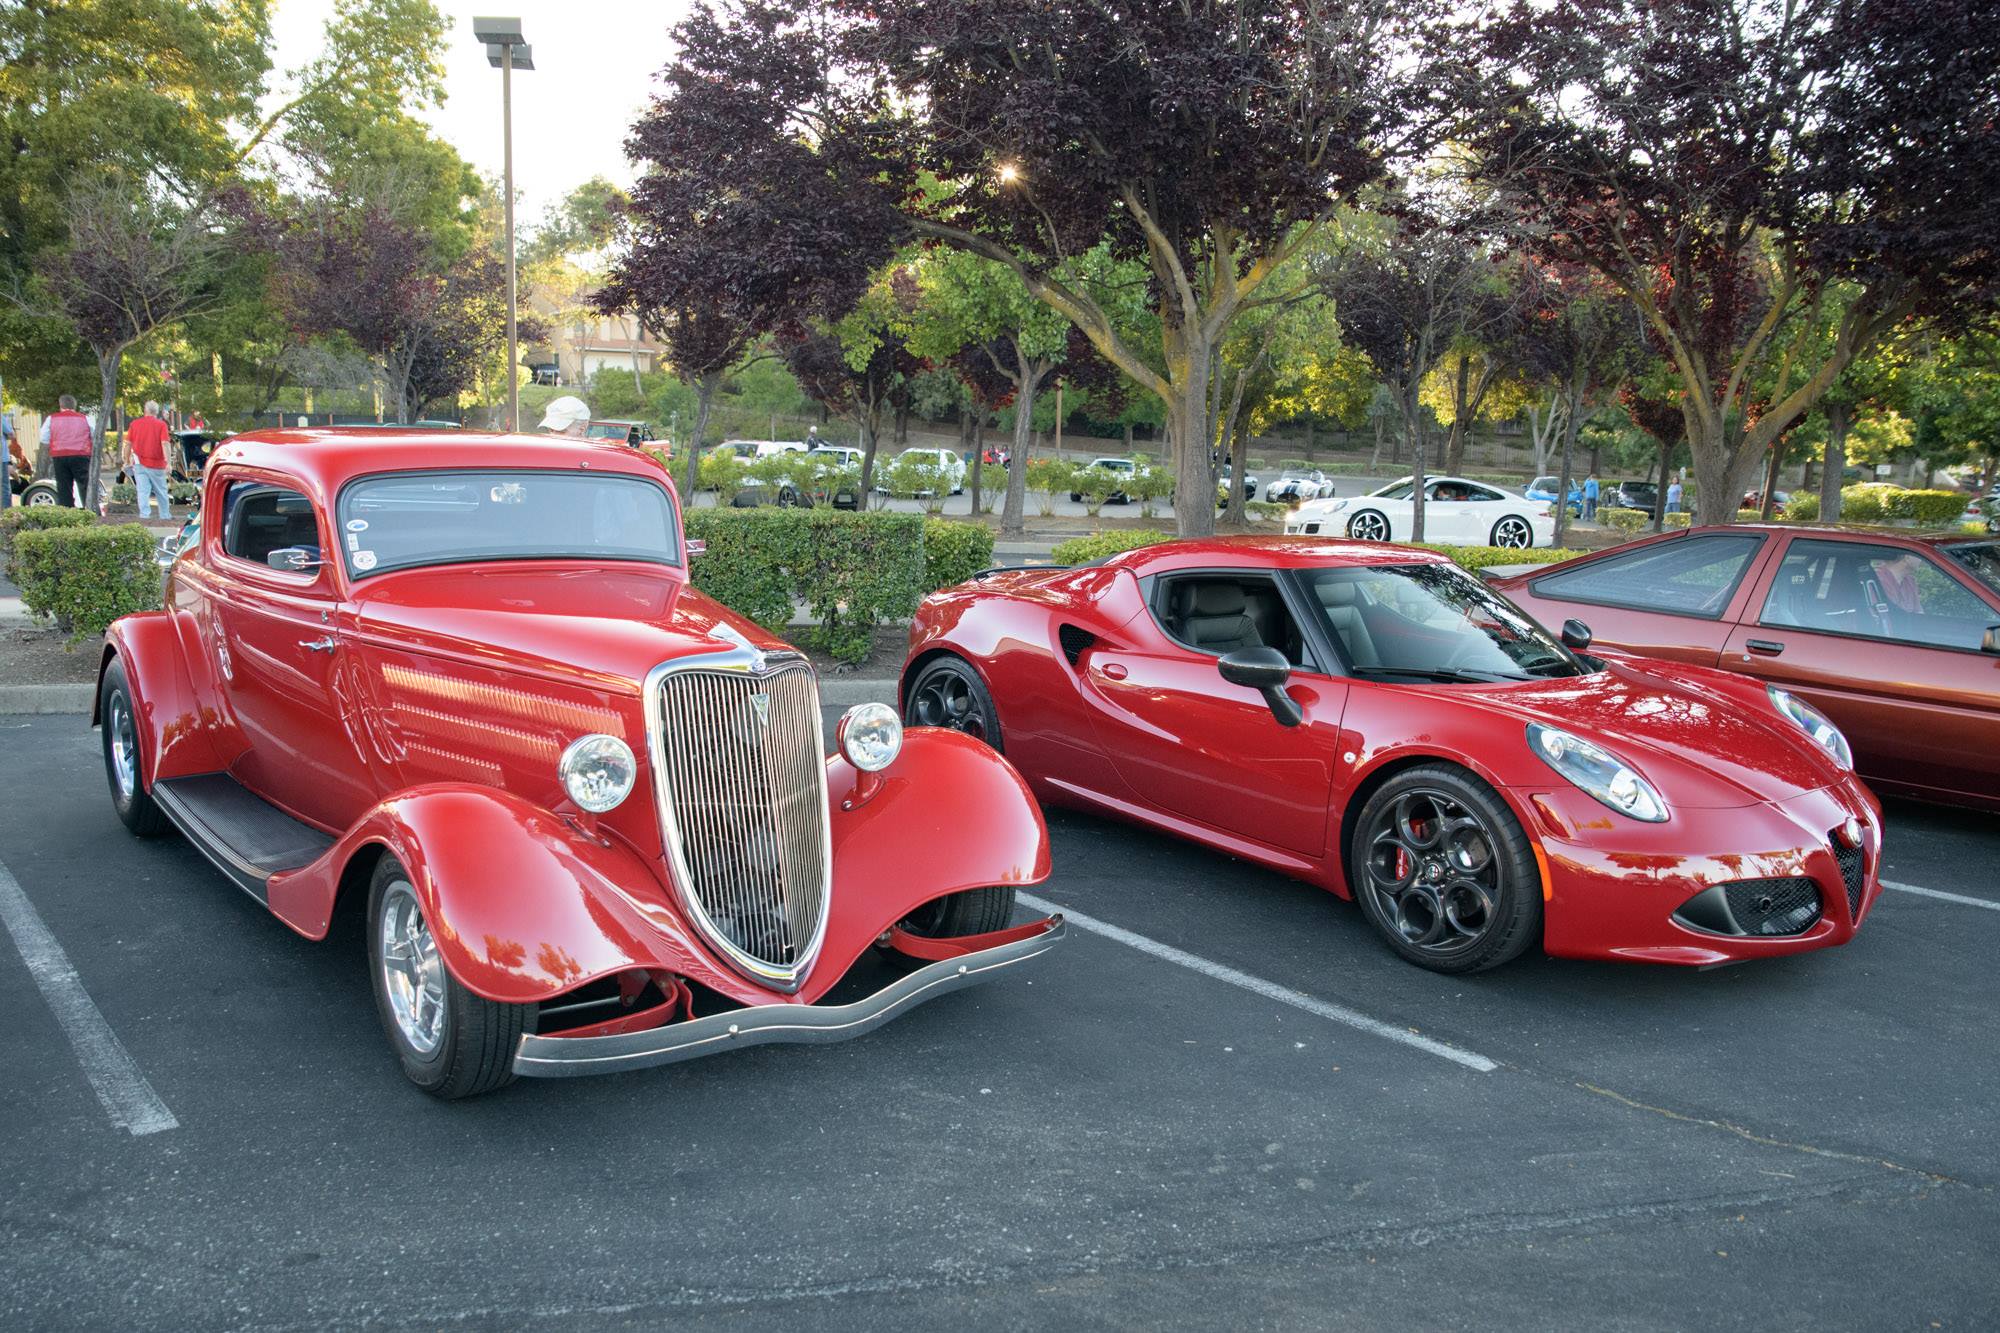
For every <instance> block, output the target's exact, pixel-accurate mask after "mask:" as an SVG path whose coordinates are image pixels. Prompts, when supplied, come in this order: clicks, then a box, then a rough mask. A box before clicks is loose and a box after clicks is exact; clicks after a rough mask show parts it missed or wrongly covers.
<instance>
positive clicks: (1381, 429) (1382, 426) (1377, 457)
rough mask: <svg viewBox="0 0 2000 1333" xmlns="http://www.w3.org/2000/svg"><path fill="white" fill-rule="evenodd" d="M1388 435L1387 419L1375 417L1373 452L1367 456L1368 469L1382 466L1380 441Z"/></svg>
mask: <svg viewBox="0 0 2000 1333" xmlns="http://www.w3.org/2000/svg"><path fill="white" fill-rule="evenodd" d="M1388 433H1389V418H1388V417H1386V416H1378V417H1376V418H1375V451H1374V452H1373V453H1371V454H1369V455H1368V466H1369V467H1371V468H1375V467H1380V466H1381V465H1382V440H1383V438H1384V437H1385V436H1387V435H1388Z"/></svg>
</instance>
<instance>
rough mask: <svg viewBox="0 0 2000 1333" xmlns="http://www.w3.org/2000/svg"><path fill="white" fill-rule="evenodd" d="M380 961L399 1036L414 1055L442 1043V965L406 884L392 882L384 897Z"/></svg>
mask: <svg viewBox="0 0 2000 1333" xmlns="http://www.w3.org/2000/svg"><path fill="white" fill-rule="evenodd" d="M378 943H379V946H380V951H379V957H380V958H381V967H382V990H383V993H384V994H385V995H387V996H388V997H389V1012H390V1013H391V1014H392V1015H394V1017H395V1020H396V1029H397V1031H399V1032H401V1033H402V1034H403V1040H404V1041H406V1042H408V1043H409V1044H410V1048H411V1049H412V1050H414V1051H415V1052H416V1053H417V1054H418V1055H429V1054H431V1052H433V1051H435V1050H436V1049H437V1048H438V1043H439V1042H440V1041H442V1040H443V1039H444V993H445V984H444V960H443V959H442V958H440V957H439V956H438V950H437V942H436V941H435V940H433V939H432V938H431V928H430V925H429V924H428V923H427V922H426V921H425V920H424V913H423V909H422V908H421V907H419V906H418V905H417V892H416V890H415V889H413V888H411V887H410V885H409V882H408V881H407V880H400V879H399V880H395V881H393V882H392V883H391V884H390V885H389V888H388V891H387V892H386V893H384V894H383V897H382V938H381V939H380V941H379V942H378Z"/></svg>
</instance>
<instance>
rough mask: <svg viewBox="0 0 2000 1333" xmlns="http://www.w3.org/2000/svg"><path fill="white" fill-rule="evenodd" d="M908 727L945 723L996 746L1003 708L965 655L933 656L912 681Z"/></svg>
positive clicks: (905, 712) (948, 727)
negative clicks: (997, 705) (996, 704)
mask: <svg viewBox="0 0 2000 1333" xmlns="http://www.w3.org/2000/svg"><path fill="white" fill-rule="evenodd" d="M903 725H904V726H906V727H943V728H945V729H946V730H947V731H957V732H962V733H964V734H965V735H967V736H970V737H972V738H973V739H974V740H977V741H982V742H984V743H985V744H986V745H988V746H990V747H991V748H993V749H995V750H1000V749H1002V748H1003V747H1002V745H1001V743H1000V712H999V710H998V709H997V708H995V707H994V706H993V696H992V695H991V694H989V693H987V690H986V683H985V682H984V681H982V680H980V679H979V673H978V672H976V671H974V670H973V669H972V666H971V664H970V663H968V662H967V661H966V660H965V659H964V658H962V657H939V658H934V659H932V660H931V661H930V662H929V663H927V664H926V665H925V666H924V669H923V670H922V671H919V672H918V673H917V678H916V679H915V680H914V681H912V682H911V683H910V692H909V694H908V695H907V696H906V698H905V701H904V704H903Z"/></svg>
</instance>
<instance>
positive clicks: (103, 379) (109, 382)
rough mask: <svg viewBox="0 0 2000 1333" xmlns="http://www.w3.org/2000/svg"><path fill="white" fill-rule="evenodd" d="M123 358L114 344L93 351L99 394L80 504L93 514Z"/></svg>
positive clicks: (99, 494) (99, 497) (100, 489)
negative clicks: (87, 477) (95, 429)
mask: <svg viewBox="0 0 2000 1333" xmlns="http://www.w3.org/2000/svg"><path fill="white" fill-rule="evenodd" d="M124 361H125V349H124V348H123V347H114V348H112V349H111V350H109V351H105V352H99V353H98V354H97V377H98V385H99V388H100V389H101V390H102V393H103V396H102V397H100V398H99V399H98V400H97V439H96V441H95V446H96V447H94V448H93V449H92V450H91V451H90V484H89V485H88V486H86V487H85V488H84V492H83V504H84V507H85V508H86V509H88V510H90V512H91V513H93V514H94V513H96V512H97V510H98V508H99V506H100V504H101V503H102V501H103V497H104V465H105V464H106V463H107V462H109V461H110V455H111V416H112V413H114V412H116V411H117V410H118V368H119V366H121V365H122V364H123V363H124Z"/></svg>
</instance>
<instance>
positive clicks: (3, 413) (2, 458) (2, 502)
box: [0, 396, 27, 509]
mask: <svg viewBox="0 0 2000 1333" xmlns="http://www.w3.org/2000/svg"><path fill="white" fill-rule="evenodd" d="M17 458H21V459H22V461H23V462H26V461H27V460H26V459H25V458H22V454H21V442H20V440H18V439H16V438H15V435H14V414H13V413H12V412H10V411H8V410H7V400H6V398H5V397H4V396H0V509H5V508H7V506H9V505H11V504H13V503H14V469H15V467H16V466H17V465H16V463H15V462H14V460H15V459H17Z"/></svg>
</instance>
